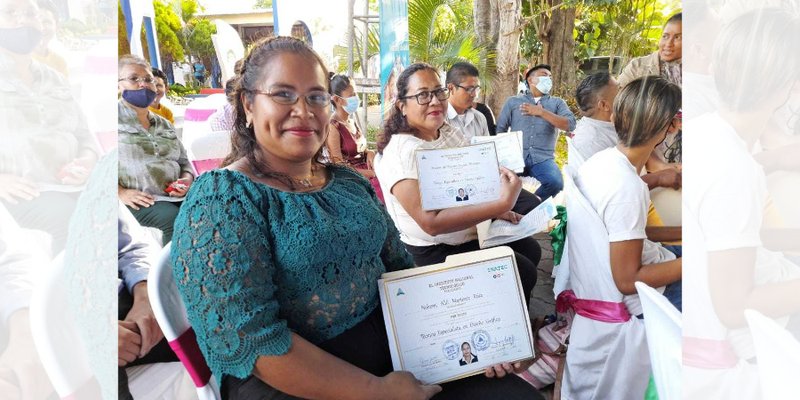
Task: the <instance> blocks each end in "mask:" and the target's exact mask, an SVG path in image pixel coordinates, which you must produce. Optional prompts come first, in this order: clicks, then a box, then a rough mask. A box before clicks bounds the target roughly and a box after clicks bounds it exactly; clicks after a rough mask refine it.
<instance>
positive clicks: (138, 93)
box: [122, 88, 156, 108]
mask: <svg viewBox="0 0 800 400" xmlns="http://www.w3.org/2000/svg"><path fill="white" fill-rule="evenodd" d="M122 98H123V99H125V101H127V102H128V103H129V104H130V105H132V106H134V107H139V108H147V107H148V106H150V104H152V103H153V100H155V99H156V92H154V91H152V90H150V89H148V88H143V89H138V90H123V91H122Z"/></svg>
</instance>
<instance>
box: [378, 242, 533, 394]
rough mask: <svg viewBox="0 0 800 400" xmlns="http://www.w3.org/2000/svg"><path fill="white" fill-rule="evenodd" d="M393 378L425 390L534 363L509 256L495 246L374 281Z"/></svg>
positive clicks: (507, 251)
mask: <svg viewBox="0 0 800 400" xmlns="http://www.w3.org/2000/svg"><path fill="white" fill-rule="evenodd" d="M378 288H379V292H380V296H381V307H382V308H383V318H384V320H385V322H386V332H387V334H388V336H389V348H390V352H391V355H392V364H393V366H394V369H395V371H400V370H402V371H408V372H411V373H413V374H414V376H415V377H416V378H417V379H419V380H420V381H422V382H423V383H426V384H434V383H442V382H447V381H451V380H456V379H460V378H464V377H467V376H472V375H477V374H481V373H483V371H484V369H485V368H486V367H489V366H491V365H495V364H499V363H504V362H516V361H520V360H524V359H528V358H531V357H533V346H532V343H533V335H532V333H531V325H530V318H529V316H528V308H527V306H526V301H525V300H526V299H525V298H524V297H525V296H524V295H523V292H522V285H521V284H520V280H519V274H518V272H517V267H516V261H515V258H514V252H513V250H511V249H510V248H508V247H496V248H492V249H487V250H479V251H474V252H470V253H464V254H457V255H453V256H450V257H448V258H447V260H446V261H445V262H444V263H442V264H436V265H431V266H427V267H419V268H413V269H408V270H404V271H396V272H390V273H386V274H384V275H383V276H382V279H380V280H379V281H378Z"/></svg>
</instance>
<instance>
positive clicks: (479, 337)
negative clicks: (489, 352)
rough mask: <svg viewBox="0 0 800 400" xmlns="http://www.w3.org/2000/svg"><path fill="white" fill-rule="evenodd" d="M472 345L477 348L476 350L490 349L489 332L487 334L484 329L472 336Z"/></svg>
mask: <svg viewBox="0 0 800 400" xmlns="http://www.w3.org/2000/svg"><path fill="white" fill-rule="evenodd" d="M472 344H473V345H474V346H475V350H477V351H483V350H486V349H488V348H489V332H486V331H485V330H483V329H480V330H477V331H475V333H473V334H472Z"/></svg>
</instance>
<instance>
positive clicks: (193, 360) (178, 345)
mask: <svg viewBox="0 0 800 400" xmlns="http://www.w3.org/2000/svg"><path fill="white" fill-rule="evenodd" d="M169 347H172V350H173V351H174V352H175V355H177V356H178V359H180V360H181V362H182V363H183V366H184V367H185V368H186V371H188V372H189V376H191V377H192V381H194V385H195V386H196V387H203V386H205V385H206V384H207V383H208V381H209V379H211V370H210V369H209V368H208V364H206V359H205V358H204V357H203V353H201V352H200V346H198V345H197V337H196V336H195V334H194V329H192V328H189V329H188V330H187V331H186V332H183V333H182V334H181V335H180V336H178V338H177V339H175V340H171V341H170V342H169Z"/></svg>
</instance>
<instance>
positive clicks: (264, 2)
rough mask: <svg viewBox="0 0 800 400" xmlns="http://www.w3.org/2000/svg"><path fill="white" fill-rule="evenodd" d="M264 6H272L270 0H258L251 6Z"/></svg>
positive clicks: (257, 8) (256, 7)
mask: <svg viewBox="0 0 800 400" xmlns="http://www.w3.org/2000/svg"><path fill="white" fill-rule="evenodd" d="M265 8H269V9H271V8H272V0H258V1H256V4H255V5H254V6H253V9H254V10H260V9H265Z"/></svg>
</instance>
